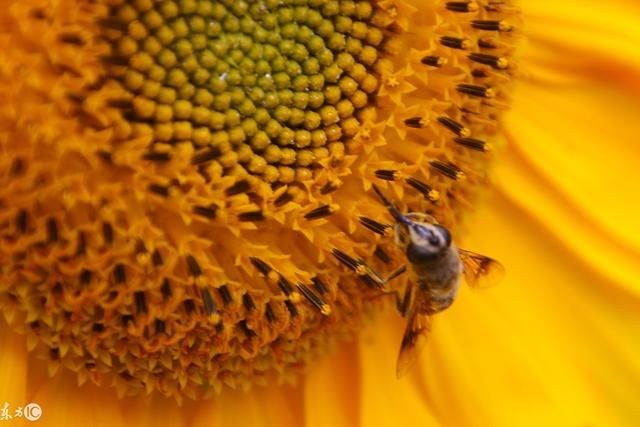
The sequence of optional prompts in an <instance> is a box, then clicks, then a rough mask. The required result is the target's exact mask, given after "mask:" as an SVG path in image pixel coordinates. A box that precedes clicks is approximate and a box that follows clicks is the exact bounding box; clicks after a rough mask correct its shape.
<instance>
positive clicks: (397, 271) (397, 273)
mask: <svg viewBox="0 0 640 427" xmlns="http://www.w3.org/2000/svg"><path fill="white" fill-rule="evenodd" d="M406 272H407V266H406V265H404V264H403V265H401V266H400V267H398V268H396V269H395V270H394V271H392V272H391V274H389V276H387V278H386V279H384V284H385V285H386V284H387V283H389V282H390V281H392V280H393V279H395V278H396V277H398V276H400V275H401V274H403V273H406Z"/></svg>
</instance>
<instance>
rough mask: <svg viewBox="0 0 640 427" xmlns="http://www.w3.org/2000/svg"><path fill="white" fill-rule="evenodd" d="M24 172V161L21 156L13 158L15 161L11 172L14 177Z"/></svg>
mask: <svg viewBox="0 0 640 427" xmlns="http://www.w3.org/2000/svg"><path fill="white" fill-rule="evenodd" d="M22 172H24V161H23V160H22V159H21V158H20V157H16V158H15V159H13V163H12V164H11V169H10V170H9V174H10V175H11V176H12V177H16V176H18V175H20V174H22Z"/></svg>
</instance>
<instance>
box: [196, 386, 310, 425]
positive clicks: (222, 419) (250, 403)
mask: <svg viewBox="0 0 640 427" xmlns="http://www.w3.org/2000/svg"><path fill="white" fill-rule="evenodd" d="M193 415H194V417H193V423H192V424H190V425H191V426H193V427H205V426H206V427H212V426H213V427H216V426H220V427H267V426H272V425H276V424H277V425H278V427H288V426H302V425H304V421H303V420H304V414H303V399H302V393H301V391H300V389H299V388H297V387H293V386H288V385H281V386H278V385H276V384H270V385H269V386H268V387H260V386H257V387H254V389H253V390H251V391H249V392H244V391H234V390H225V391H224V392H223V393H222V394H220V395H219V396H217V397H216V398H215V399H214V401H203V402H199V403H198V405H197V407H196V408H195V409H194V414H193Z"/></svg>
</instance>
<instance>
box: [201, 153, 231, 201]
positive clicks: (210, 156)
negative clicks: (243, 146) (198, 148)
mask: <svg viewBox="0 0 640 427" xmlns="http://www.w3.org/2000/svg"><path fill="white" fill-rule="evenodd" d="M219 156H220V149H218V148H217V147H210V148H207V149H206V150H204V151H202V152H200V153H198V154H196V155H194V156H193V157H192V158H191V164H192V165H200V164H202V163H206V162H210V161H211V160H213V159H215V158H217V157H219ZM232 188H233V187H232ZM227 191H229V189H227Z"/></svg>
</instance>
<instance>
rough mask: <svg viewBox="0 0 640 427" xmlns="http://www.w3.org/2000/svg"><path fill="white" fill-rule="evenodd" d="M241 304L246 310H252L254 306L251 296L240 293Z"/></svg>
mask: <svg viewBox="0 0 640 427" xmlns="http://www.w3.org/2000/svg"><path fill="white" fill-rule="evenodd" d="M242 305H244V308H246V309H247V311H253V310H254V309H255V308H256V305H255V304H254V302H253V298H251V295H249V294H244V295H242Z"/></svg>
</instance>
